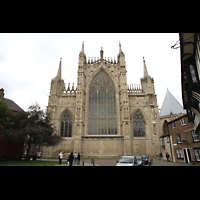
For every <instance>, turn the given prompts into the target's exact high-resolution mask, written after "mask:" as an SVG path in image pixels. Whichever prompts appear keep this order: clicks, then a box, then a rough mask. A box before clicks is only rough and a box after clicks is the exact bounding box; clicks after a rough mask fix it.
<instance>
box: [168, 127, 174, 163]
mask: <svg viewBox="0 0 200 200" xmlns="http://www.w3.org/2000/svg"><path fill="white" fill-rule="evenodd" d="M167 132H168V135H169V146H170V151H171V156H172V162H173V154H172V145H171V139H170V134H169V129H168V126H167Z"/></svg>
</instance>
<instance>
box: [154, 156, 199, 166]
mask: <svg viewBox="0 0 200 200" xmlns="http://www.w3.org/2000/svg"><path fill="white" fill-rule="evenodd" d="M152 166H190V167H194V166H200V164H199V163H197V162H196V163H195V164H194V165H191V164H188V163H183V162H167V161H165V160H162V159H161V160H159V159H158V158H153V164H152Z"/></svg>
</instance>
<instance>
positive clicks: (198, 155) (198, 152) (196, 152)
mask: <svg viewBox="0 0 200 200" xmlns="http://www.w3.org/2000/svg"><path fill="white" fill-rule="evenodd" d="M194 155H195V158H196V161H198V162H199V161H200V149H194Z"/></svg>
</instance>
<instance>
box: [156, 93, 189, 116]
mask: <svg viewBox="0 0 200 200" xmlns="http://www.w3.org/2000/svg"><path fill="white" fill-rule="evenodd" d="M170 112H172V113H173V114H180V113H183V114H185V113H186V111H185V110H183V107H182V106H181V104H180V103H179V102H178V101H177V99H176V98H175V97H174V96H173V95H172V94H171V92H170V91H169V90H168V89H167V93H166V95H165V99H164V101H163V104H162V107H161V110H160V117H161V116H165V115H169V114H170Z"/></svg>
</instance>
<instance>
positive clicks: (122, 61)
mask: <svg viewBox="0 0 200 200" xmlns="http://www.w3.org/2000/svg"><path fill="white" fill-rule="evenodd" d="M117 58H118V63H120V66H121V67H125V65H126V62H125V55H124V52H123V51H122V48H121V43H120V42H119V54H118V55H117Z"/></svg>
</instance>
